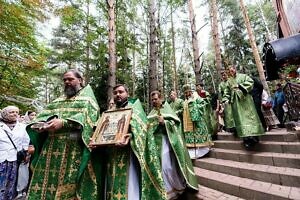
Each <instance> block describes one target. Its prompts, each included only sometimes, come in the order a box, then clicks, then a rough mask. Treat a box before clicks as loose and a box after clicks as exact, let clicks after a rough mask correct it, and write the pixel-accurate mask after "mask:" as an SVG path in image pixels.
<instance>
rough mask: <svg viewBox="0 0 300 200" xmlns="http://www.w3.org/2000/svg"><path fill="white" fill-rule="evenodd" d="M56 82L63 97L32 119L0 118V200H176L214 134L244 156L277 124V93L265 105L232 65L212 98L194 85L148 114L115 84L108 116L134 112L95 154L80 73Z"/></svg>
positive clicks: (188, 186) (14, 113)
mask: <svg viewBox="0 0 300 200" xmlns="http://www.w3.org/2000/svg"><path fill="white" fill-rule="evenodd" d="M62 80H63V83H64V94H63V95H62V96H61V97H59V98H58V99H56V100H54V101H53V102H51V103H50V104H48V105H47V107H46V108H45V109H44V110H43V111H41V112H40V113H38V115H37V116H36V113H35V112H34V111H27V112H26V114H25V115H24V116H22V117H20V116H19V109H18V108H17V107H15V106H8V107H5V108H3V109H2V110H1V115H0V172H1V173H0V187H1V191H0V199H3V200H11V199H17V198H19V197H25V196H26V198H27V199H29V200H30V199H33V200H36V199H41V200H43V199H45V200H50V199H118V200H120V199H129V200H139V199H145V200H149V199H155V200H157V199H177V198H179V197H180V196H182V195H183V194H185V195H187V194H186V193H188V194H189V193H190V194H193V193H195V192H197V191H198V183H197V179H196V177H195V172H194V169H193V164H192V161H193V160H194V159H198V158H201V157H204V156H206V155H208V153H209V151H210V148H211V146H212V145H213V140H215V139H217V133H218V131H222V130H226V131H228V132H232V133H233V134H235V135H236V136H237V137H240V138H242V139H243V142H244V145H245V147H246V149H250V148H252V147H253V146H254V145H255V144H256V143H257V142H258V141H259V138H258V136H260V135H262V134H264V132H265V131H266V130H269V129H270V128H272V127H273V126H274V125H276V124H279V125H280V126H283V124H284V123H283V110H282V106H283V104H284V95H283V93H282V89H281V85H277V90H276V93H275V97H274V101H273V102H272V101H271V100H270V97H269V95H268V93H267V92H266V91H265V90H263V87H262V86H261V85H260V83H259V81H258V82H257V83H255V82H256V80H255V79H253V78H251V77H249V76H248V75H246V74H239V73H237V72H236V68H235V67H234V66H232V67H230V68H229V70H228V71H223V72H222V82H221V83H220V84H219V89H218V94H217V95H216V94H210V93H209V92H207V91H206V90H204V86H203V84H201V83H197V84H196V86H195V87H193V85H191V84H187V85H184V86H182V91H181V92H182V94H183V97H184V98H183V99H180V98H178V97H177V92H176V91H171V92H170V93H169V102H168V101H165V99H164V97H163V95H162V94H161V93H160V92H159V91H152V92H151V93H150V99H151V100H150V103H151V107H152V108H153V109H152V110H151V112H150V113H149V114H148V115H146V113H145V111H144V109H143V107H142V104H141V102H140V101H139V100H138V99H133V98H129V92H128V88H127V87H126V85H123V84H117V85H116V86H115V87H114V88H113V94H112V96H113V98H111V99H110V100H109V108H108V110H109V112H114V111H120V110H122V109H131V110H132V114H131V117H130V121H129V130H128V132H127V133H126V134H124V135H122V136H121V138H119V139H118V140H117V141H116V143H115V144H114V145H97V144H96V142H95V141H94V140H93V134H94V130H95V126H96V125H97V123H98V122H99V121H101V117H100V110H99V106H98V103H97V100H96V98H95V95H94V93H93V90H92V88H91V87H90V86H89V85H86V86H85V85H84V81H83V77H82V75H81V74H80V73H79V72H78V71H77V70H68V71H67V72H65V73H64V74H63V78H62ZM272 108H274V111H275V113H276V114H277V116H278V119H279V121H278V119H277V118H276V116H275V115H274V113H273V110H272ZM122 127H123V126H122ZM29 166H30V167H29ZM29 168H30V169H31V171H32V174H31V173H30V172H29ZM29 182H30V184H29Z"/></svg>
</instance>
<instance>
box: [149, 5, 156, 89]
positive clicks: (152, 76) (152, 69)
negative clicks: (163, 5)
mask: <svg viewBox="0 0 300 200" xmlns="http://www.w3.org/2000/svg"><path fill="white" fill-rule="evenodd" d="M155 10H156V8H155V0H149V22H150V57H149V59H150V65H149V72H148V73H149V74H148V76H149V92H152V91H154V90H157V89H158V82H157V44H156V43H157V41H156V40H157V32H156V26H155Z"/></svg>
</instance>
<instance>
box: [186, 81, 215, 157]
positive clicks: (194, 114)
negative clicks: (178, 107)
mask: <svg viewBox="0 0 300 200" xmlns="http://www.w3.org/2000/svg"><path fill="white" fill-rule="evenodd" d="M183 91H184V96H185V100H184V104H183V133H184V134H183V135H184V138H185V142H186V146H187V148H188V152H189V154H190V157H191V158H192V159H197V158H200V157H202V156H204V155H206V154H207V153H208V152H209V150H210V147H211V146H212V145H213V142H212V140H211V135H210V134H209V133H208V130H207V126H206V121H205V118H204V114H203V113H204V107H205V105H206V104H205V102H204V101H203V99H201V98H200V97H199V96H198V94H197V93H196V92H195V93H193V91H192V89H191V86H190V85H184V86H183Z"/></svg>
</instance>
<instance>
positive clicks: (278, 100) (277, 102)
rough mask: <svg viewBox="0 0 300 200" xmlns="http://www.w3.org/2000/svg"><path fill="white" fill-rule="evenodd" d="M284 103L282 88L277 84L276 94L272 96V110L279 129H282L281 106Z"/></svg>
mask: <svg viewBox="0 0 300 200" xmlns="http://www.w3.org/2000/svg"><path fill="white" fill-rule="evenodd" d="M284 103H285V98H284V93H283V91H282V86H281V84H280V83H278V84H277V85H276V92H275V95H274V101H273V110H274V112H275V114H276V116H277V118H278V120H279V122H280V125H279V127H280V128H283V127H284V121H283V116H284V110H283V104H284Z"/></svg>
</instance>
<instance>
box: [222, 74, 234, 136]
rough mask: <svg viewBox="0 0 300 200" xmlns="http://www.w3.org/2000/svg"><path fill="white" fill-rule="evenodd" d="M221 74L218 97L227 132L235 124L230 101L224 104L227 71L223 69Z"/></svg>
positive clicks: (232, 128)
mask: <svg viewBox="0 0 300 200" xmlns="http://www.w3.org/2000/svg"><path fill="white" fill-rule="evenodd" d="M221 75H222V81H221V82H220V84H219V88H218V91H219V99H220V100H221V102H222V103H223V104H224V123H225V130H227V131H229V132H233V131H234V128H235V125H234V119H233V116H232V108H231V103H230V102H227V103H226V104H225V103H224V102H226V97H225V93H224V92H225V90H226V88H227V87H228V86H227V80H228V75H227V72H226V71H225V70H224V71H222V72H221Z"/></svg>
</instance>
